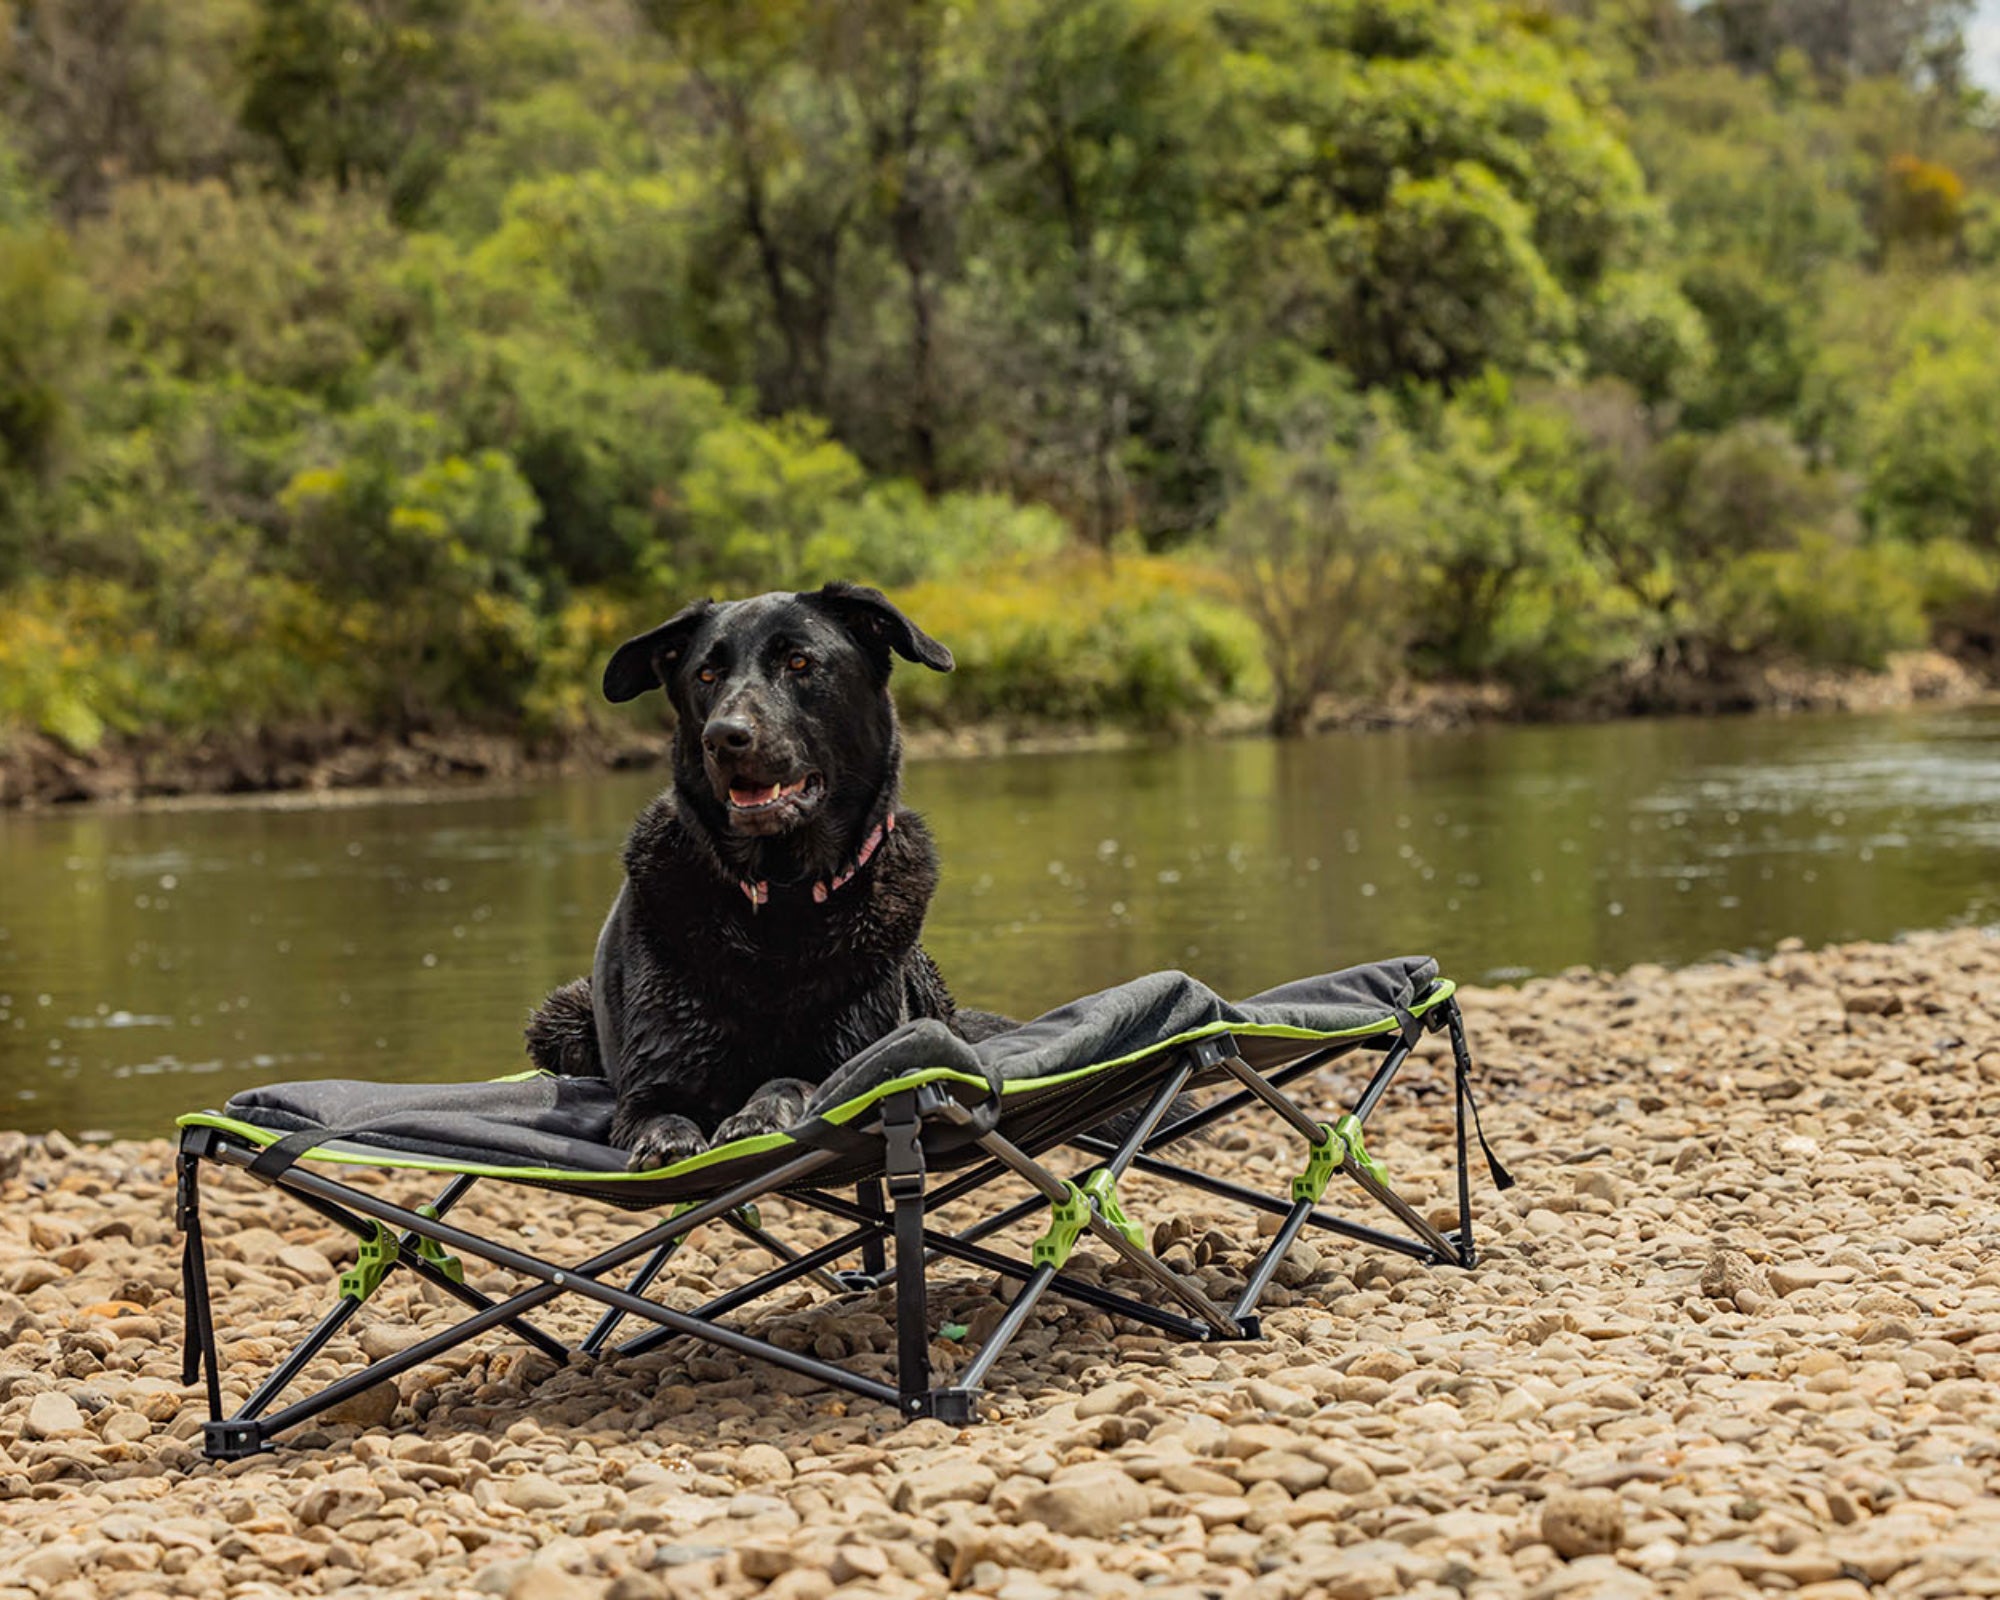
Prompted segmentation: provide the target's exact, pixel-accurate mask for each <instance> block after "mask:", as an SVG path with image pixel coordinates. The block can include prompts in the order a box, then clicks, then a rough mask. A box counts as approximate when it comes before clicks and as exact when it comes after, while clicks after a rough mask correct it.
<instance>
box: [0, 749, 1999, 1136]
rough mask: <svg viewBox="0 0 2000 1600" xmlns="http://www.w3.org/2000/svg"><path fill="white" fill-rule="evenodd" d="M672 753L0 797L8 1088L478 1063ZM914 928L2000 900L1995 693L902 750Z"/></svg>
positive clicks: (542, 972) (132, 1112) (1180, 926)
mask: <svg viewBox="0 0 2000 1600" xmlns="http://www.w3.org/2000/svg"><path fill="white" fill-rule="evenodd" d="M657 781H658V779H657V777H656V776H653V775H625V776H591V777H584V778H577V779H572V780H568V781H563V782H555V783H549V784H546V785H538V786H535V787H532V788H528V789H524V790H522V791H519V792H514V793H507V794H499V795H495V794H478V795H474V794H467V793H458V794H444V795H431V796H424V797H410V796H402V797H394V798H390V799H386V800H369V801H366V802H358V803H357V802H352V801H350V802H347V803H333V804H316V803H300V802H299V801H297V800H291V801H287V802H282V803H262V804H249V805H245V804H230V805H222V804H218V805H215V806H211V807H199V808H184V807H177V808H172V809H137V810H120V809H109V808H107V809H94V810H76V811H54V812H46V813H37V814H15V815H8V814H0V1126H9V1125H11V1126H19V1127H26V1128H33V1129H41V1128H46V1127H51V1126H54V1127H61V1128H64V1129H67V1130H68V1131H70V1132H72V1133H75V1132H86V1131H99V1130H102V1131H111V1132H116V1133H160V1132H163V1131H165V1130H166V1128H167V1127H168V1125H169V1124H170V1122H171V1120H172V1117H173V1115H174V1114H175V1113H176V1112H178V1111H181V1110H186V1109H189V1108H190V1107H193V1106H196V1105H206V1104H212V1103H219V1102H220V1101H221V1100H222V1099H223V1098H225V1097H226V1096H227V1095H228V1094H229V1093H230V1092H231V1091H232V1090H234V1089H237V1088H239V1087H244V1086H247V1085H250V1084H253V1083H258V1082H267V1081H272V1080H275V1079H278V1078H282V1077H304V1076H357V1077H377V1078H385V1079H387V1078H412V1079H415V1078H425V1079H435V1078H459V1077H483V1076H491V1075H494V1074H496V1073H499V1072H503V1071H510V1070H513V1069H515V1068H516V1067H517V1066H518V1065H520V1064H521V1057H520V1031H519V1030H520V1025H521V1022H522V1020H523V1019H524V1017H525V1015H526V1013H527V1011H528V1009H529V1007H530V1006H531V1005H532V1004H533V1003H534V1001H535V1000H536V999H537V998H538V997H539V996H540V995H541V994H542V993H544V992H545V991H546V990H547V989H548V988H549V987H550V986H551V985H553V984H555V983H558V982H561V981H562V980H564V979H566V978H569V977H571V976H573V975H574V974H576V973H578V972H581V971H583V970H585V969H586V968H587V966H588V964H589V960H590V952H591V947H592V943H593V941H594V939H595V936H596V932H597V925H598V923H599V921H600V920H601V918H602V916H603V913H604V909H605V907H606V905H607V904H608V903H609V901H610V898H611V895H612V893H613V891H614V889H615V888H616V886H617V880H618V865H617V853H618V846H619V843H620V841H621V839H622V837H623V834H624V831H625V828H626V826H627V824H628V823H629V821H630V819H631V817H632V815H633V813H634V812H635V811H636V810H637V808H638V807H639V805H640V804H641V803H642V802H643V800H644V799H645V797H646V796H647V794H648V793H649V792H650V791H651V789H652V788H653V787H654V785H655V784H656V783H657ZM906 789H907V792H908V796H909V799H910V800H911V802H912V803H913V804H915V805H917V806H918V807H920V808H921V809H922V810H924V811H925V812H926V814H927V815H928V817H929V819H930V822H931V825H932V827H933V829H934V830H935V832H936V834H937V837H938V840H939V843H940V845H941V847H942V849H943V852H944V858H945V876H944V884H943V888H942V889H941V891H940V893H939V896H938V899H937V901H936V903H935V904H934V906H933V908H932V914H931V921H930V932H929V936H928V941H927V942H928V944H929V947H930V949H931V951H932V953H933V954H934V955H935V956H936V957H937V958H938V961H939V963H940V964H941V965H942V966H943V968H944V970H945V973H946V976H947V977H948V978H949V979H950V980H951V982H952V984H953V987H954V988H955V989H956V990H957V992H958V994H959V996H960V998H961V999H963V1000H967V1001H971V1002H976V1003H978V1004H982V1005H987V1006H992V1007H995V1008H997V1009H1000V1010H1006V1011H1011V1012H1013V1013H1015V1014H1018V1015H1027V1014H1032V1013H1034V1012H1036V1011H1039V1010H1042V1009H1044V1008H1046V1007H1047V1006H1049V1005H1052V1004H1054V1003H1056V1002H1058V1001H1061V1000H1064V999H1067V998H1069V997H1071V996H1073V995H1075V994H1079V993H1084V992H1087V991H1089V990H1091V989H1095V988H1100V987H1102V986H1104V985H1106V984H1110V983H1115V982H1117V981H1119V980H1120V979H1122V978H1125V977H1128V976H1131V975H1133V974H1135V973H1140V972H1145V971H1150V970H1152V969H1155V968H1160V967H1182V968H1185V969H1187V970H1188V971H1191V972H1193V973H1195V974H1196V975H1197V976H1199V977H1202V978H1204V979H1205V980H1206V981H1208V982H1209V983H1211V984H1212V985H1214V986H1215V987H1216V988H1218V989H1220V990H1222V991H1223V992H1224V993H1226V994H1247V993H1250V992H1253V991H1255V990H1257V989H1261V988H1265V987H1268V986H1270V985H1272V984H1274V983H1278V982H1281V981H1283V980H1285V979H1287V978H1291V977H1296V976H1298V975H1300V974H1303V973H1308V972H1317V971H1324V970H1327V969H1330V968H1334V967H1338V966H1343V965H1346V964H1349V963H1351V962H1356V961H1365V960H1370V959H1373V958H1375V957H1378V956H1383V955H1390V954H1398V953H1403V952H1408V951H1418V950H1424V951H1430V952H1432V953H1434V954H1436V955H1437V956H1438V957H1439V958H1440V959H1441V960H1442V961H1443V962H1444V963H1445V966H1446V970H1447V971H1448V972H1451V973H1452V974H1454V975H1456V976H1458V977H1460V978H1463V979H1467V980H1477V981H1489V982H1490V981H1494V980H1496V979H1508V978H1514V977H1519V976H1524V975H1527V974H1530V973H1535V972H1546V971H1551V970H1556V969H1560V968H1563V967H1567V966H1571V965H1575V964H1579V963H1589V964H1592V965H1599V966H1612V967H1617V966H1624V965H1628V964H1630V963H1632V962H1635V961H1661V962H1668V963H1676V962H1685V961H1689V960H1694V959H1699V958H1703V957H1709V956H1715V955H1720V954H1724V953H1727V952H1736V951H1757V950H1763V949H1768V948H1769V947H1770V946H1771V945H1773V944H1774V943H1776V942H1777V941H1778V940H1779V939H1781V938H1783V937H1786V936H1788V935H1796V936H1798V937H1801V938H1804V939H1806V940H1807V941H1808V942H1810V943H1815V944H1816V943H1822V942H1825V941H1829V940H1836V939H1849V938H1883V937H1888V936H1890V935H1893V934H1895V933H1897V932H1899V931H1903V930H1907V929H1911V928H1917V927H1931V926H1938V925H1941V924H1945V923H1951V922H1959V921H1966V920H1980V921H1984V920H1988V919H1991V918H1994V917H1995V916H1996V915H2000V712H1995V711H1990V710H1980V711H1959V712H1949V713H1938V714H1929V715H1926V714H1913V713H1903V714H1898V715H1891V716H1868V717H1860V716H1849V717H1838V716H1814V717H1795V718H1776V717H1753V718H1737V719H1727V720H1714V721H1693V720H1686V721H1653V722H1630V723H1618V724H1608V725H1599V726H1584V727H1525V728H1523V727H1495V728H1481V729H1474V730H1470V731H1460V732H1453V733H1445V734H1416V733H1375V734H1337V735H1330V736H1327V737H1323V738H1318V739H1313V740H1308V741H1304V742H1301V743H1296V744H1289V745H1278V744H1273V743H1271V742H1268V741H1263V740H1233V741H1226V742H1210V743H1198V744H1184V745H1174V746H1169V747H1164V748H1158V749H1147V750H1136V751H1122V752H1116V753H1096V754H1069V755H1045V756H1010V757H1002V758H995V759H991V760H975V761H935V762H921V763H915V764H913V765H912V767H911V770H910V773H909V776H908V781H907V784H906Z"/></svg>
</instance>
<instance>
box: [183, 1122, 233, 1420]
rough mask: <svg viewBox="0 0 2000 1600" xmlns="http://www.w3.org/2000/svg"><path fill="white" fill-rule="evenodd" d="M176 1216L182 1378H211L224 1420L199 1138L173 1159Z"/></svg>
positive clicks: (212, 1411)
mask: <svg viewBox="0 0 2000 1600" xmlns="http://www.w3.org/2000/svg"><path fill="white" fill-rule="evenodd" d="M174 1184H175V1187H174V1221H175V1223H176V1224H177V1225H178V1226H179V1228H180V1230H181V1299H182V1303H183V1304H184V1305H185V1306H186V1308H187V1323H186V1329H185V1332H184V1335H183V1338H184V1347H183V1350H182V1355H181V1382H182V1383H186V1384H193V1383H195V1382H196V1381H197V1380H199V1379H200V1378H201V1377H202V1376H203V1375H204V1374H206V1376H207V1379H208V1414H209V1418H210V1420H211V1421H212V1422H220V1421H221V1420H222V1373H221V1361H220V1359H219V1355H218V1352H217V1350H216V1348H215V1319H214V1316H213V1315H212V1313H211V1310H210V1306H209V1298H208V1255H207V1252H206V1251H205V1250H204V1249H203V1247H202V1237H201V1157H200V1155H199V1153H198V1150H197V1147H196V1141H195V1138H194V1136H193V1134H192V1132H190V1134H189V1136H187V1137H185V1138H183V1140H182V1141H181V1149H180V1154H179V1155H178V1156H177V1157H176V1158H175V1161H174Z"/></svg>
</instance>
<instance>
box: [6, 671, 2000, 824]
mask: <svg viewBox="0 0 2000 1600" xmlns="http://www.w3.org/2000/svg"><path fill="white" fill-rule="evenodd" d="M1991 692H1992V690H1991V686H1990V685H1989V684H1988V683H1987V682H1986V681H1985V679H1984V678H1982V677H1980V676H1979V675H1977V674H1976V673H1974V672H1973V671H1971V670H1970V669H1968V668H1967V667H1966V666H1964V665H1963V664H1962V663H1960V662H1958V661H1955V660H1953V659H1952V658H1951V657H1950V656H1946V655H1942V654H1940V653H1938V652H1936V651H1919V652H1913V653H1911V654H1908V655H1904V656H1898V657H1895V658H1894V659H1893V660H1892V661H1891V663H1890V665H1889V668H1888V669H1887V670H1886V671H1884V672H1879V673H1852V672H1830V671H1822V670H1813V669H1805V668H1788V667H1760V668H1756V669H1754V670H1752V669H1746V670H1745V671H1743V672H1741V673H1738V674H1734V675H1727V676H1723V677H1719V678H1700V679H1696V678H1688V679H1685V680H1681V679H1648V680H1646V681H1644V682H1634V683H1632V684H1628V685H1623V686H1614V687H1612V688H1610V689H1607V690H1604V691H1601V692H1595V693H1592V694H1590V695H1586V696H1582V697H1579V698H1577V699H1574V700H1562V701H1552V702H1550V701H1530V700H1527V699H1524V698H1523V697H1522V696H1520V695H1518V694H1515V693H1513V692H1511V691H1509V690H1507V689H1504V688H1500V687H1498V686H1495V685H1491V684H1406V685H1403V686H1401V687H1399V688H1396V689H1394V690H1391V691H1389V692H1387V693H1384V694H1380V695H1372V696H1342V695H1328V696H1326V697H1324V698H1323V699H1322V700H1321V701H1320V702H1319V704H1318V705H1317V706H1316V707H1315V709H1314V714H1313V718H1312V727H1313V729H1314V730H1315V731H1320V732H1324V731H1327V730H1330V729H1336V728H1353V729H1369V728H1415V729H1423V730H1429V731H1437V730H1442V729H1447V728H1456V727H1465V726H1469V725H1471V724H1474V723H1481V722H1530V721H1578V722H1581V721H1607V720H1611V719H1613V718H1619V717H1637V716H1659V715H1674V714H1687V713H1717V712H1741V711H1756V710H1767V711H1812V710H1848V711H1864V710H1865V711H1875V710H1889V709H1893V708H1895V707H1898V706H1910V705H1963V704H1970V703H1973V702H1976V701H1979V700H1983V699H1986V698H1988V697H1989V696H1990V694H1991ZM1265 726H1266V715H1265V713H1264V712H1263V711H1261V710H1259V709H1257V708H1255V707H1251V706H1229V707H1225V708H1223V709H1221V710H1219V711H1217V712H1216V713H1214V714H1213V715H1211V716H1210V717H1208V718H1206V719H1204V720H1203V721H1201V722H1199V723H1196V724H1191V725H1189V726H1187V727H1185V728H1183V729H1181V730H1179V734H1178V736H1180V737H1202V738H1227V737H1233V736H1237V735H1242V734H1252V733H1261V732H1263V731H1264V728H1265ZM1176 736H1177V735H1175V734H1173V733H1158V732H1152V733H1148V732H1144V731H1140V730H1135V729H1129V728H1116V727H1103V726H1098V725H1094V724H1092V725H1056V726H1050V725H1045V724H1034V725H1027V724H1007V723H981V724H976V725H973V726H970V727H964V728H936V727H911V728H908V729H906V730H905V734H904V738H905V743H906V744H907V745H908V747H909V750H910V752H911V753H912V754H913V755H918V756H951V755H1000V754H1006V753H1009V752H1024V751H1042V750H1079V749H1108V748H1116V747H1119V746H1123V745H1131V744H1139V743H1145V742H1151V741H1157V740H1160V739H1164V738H1173V737H1176ZM667 747H668V738H667V735H666V734H665V733H664V732H649V731H644V730H621V731H618V732H616V733H608V732H587V733H580V734H576V735H573V736H570V737H567V738H564V739H560V740H551V739H542V740H526V739H522V738H518V737H515V736H513V735H510V734H506V733H495V732H474V731H457V732H422V733H411V734H403V735H396V734H384V733H375V732H370V731H367V730H365V729H359V728H353V727H347V726H342V725H326V726H315V727H299V728H273V729H259V730H254V731H251V732H246V733H239V734H227V735H224V734H215V735H208V736H204V737H201V738H193V739H158V740H152V739H112V740H108V741H106V742H105V743H104V744H103V745H101V746H100V747H99V748H97V749H95V750H92V751H89V752H78V751H75V750H71V749H70V748H68V747H67V746H66V745H64V744H62V743H61V742H60V741H59V740H56V739H53V738H50V737H48V736H47V735H44V734H13V735H7V734H5V733H0V808H5V807H9V806H38V805H65V804H75V803H78V802H83V801H91V800H115V801H126V800H138V799H161V798H173V797H180V796H204V795H229V794H263V793H288V792H297V793H307V794H332V793H339V792H352V791H357V790H379V789H407V788H437V787H439V786H441V785H449V784H464V785H476V784H504V783H513V782H519V781H522V780H525V779H530V778H545V777H552V776H557V775H560V774H564V773H574V772H593V771H612V770H619V769H625V768H637V767H653V766H658V765H660V764H661V763H663V762H664V761H665V759H666V754H667Z"/></svg>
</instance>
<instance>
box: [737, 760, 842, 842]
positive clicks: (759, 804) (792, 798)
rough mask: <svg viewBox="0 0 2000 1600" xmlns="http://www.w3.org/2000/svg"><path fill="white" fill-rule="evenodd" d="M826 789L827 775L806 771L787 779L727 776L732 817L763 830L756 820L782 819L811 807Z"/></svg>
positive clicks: (778, 820)
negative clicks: (770, 779)
mask: <svg viewBox="0 0 2000 1600" xmlns="http://www.w3.org/2000/svg"><path fill="white" fill-rule="evenodd" d="M825 789H826V779H825V778H824V777H822V776H821V775H820V774H819V773H817V772H808V773H806V774H805V775H804V776H802V777H798V778H793V779H792V780H790V781H789V782H786V783H776V782H770V783H760V782H757V781H755V780H753V779H750V778H744V777H735V778H732V779H730V780H729V814H730V818H731V820H733V821H735V822H739V823H742V824H745V825H747V826H748V827H750V828H751V829H752V830H753V831H762V830H761V829H760V828H759V824H764V825H768V824H770V823H774V822H775V823H782V822H784V821H787V820H789V819H790V818H791V817H793V816H796V815H798V814H800V813H802V812H805V811H807V810H810V809H811V807H812V806H813V805H814V804H815V803H816V802H817V801H818V800H819V797H820V795H821V794H822V793H824V792H825Z"/></svg>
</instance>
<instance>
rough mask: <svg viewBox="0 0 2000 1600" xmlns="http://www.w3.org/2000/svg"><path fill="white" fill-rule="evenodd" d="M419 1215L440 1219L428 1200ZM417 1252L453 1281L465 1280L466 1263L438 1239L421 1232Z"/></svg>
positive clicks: (461, 1281) (460, 1281)
mask: <svg viewBox="0 0 2000 1600" xmlns="http://www.w3.org/2000/svg"><path fill="white" fill-rule="evenodd" d="M417 1215H418V1216H420V1217H425V1218H428V1219H429V1220H430V1221H432V1222H435V1221H437V1219H438V1214H437V1207H436V1206H434V1205H432V1204H430V1203H429V1202H428V1201H426V1202H425V1203H424V1204H423V1205H420V1206H418V1207H417ZM417 1254H418V1255H420V1256H422V1257H423V1258H424V1259H425V1260H426V1261H428V1262H429V1263H430V1264H431V1265H432V1266H434V1267H436V1268H437V1269H438V1271H440V1272H442V1273H443V1274H444V1275H445V1276H446V1277H447V1278H449V1279H451V1281H452V1282H453V1283H463V1282H465V1263H464V1262H463V1261H461V1260H459V1259H458V1257H457V1256H455V1255H452V1254H451V1253H450V1252H448V1251H447V1250H446V1249H445V1247H444V1246H443V1245H441V1244H439V1243H438V1242H437V1240H435V1239H426V1238H424V1237H423V1236H422V1235H421V1234H419V1235H418V1237H417ZM385 1270H386V1269H385ZM376 1281H377V1282H380V1281H381V1280H380V1279H377V1280H376ZM362 1298H363V1299H364V1300H365V1299H366V1298H367V1296H366V1295H363V1296H362Z"/></svg>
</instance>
